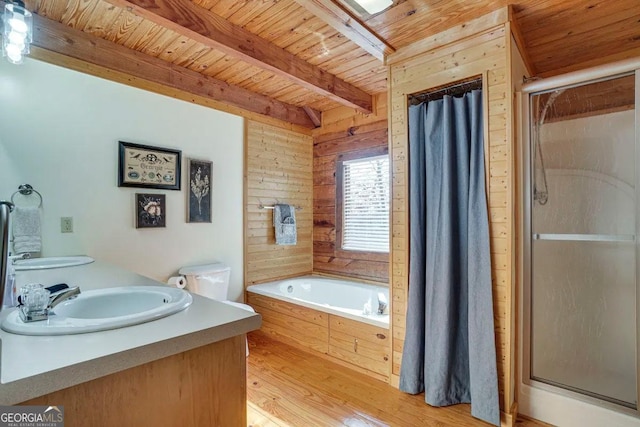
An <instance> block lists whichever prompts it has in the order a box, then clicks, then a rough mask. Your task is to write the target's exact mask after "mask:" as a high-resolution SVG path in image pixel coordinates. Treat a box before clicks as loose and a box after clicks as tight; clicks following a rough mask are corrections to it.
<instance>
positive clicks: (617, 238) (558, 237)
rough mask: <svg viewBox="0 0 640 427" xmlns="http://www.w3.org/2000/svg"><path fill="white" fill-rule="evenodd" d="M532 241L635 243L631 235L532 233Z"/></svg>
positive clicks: (634, 238)
mask: <svg viewBox="0 0 640 427" xmlns="http://www.w3.org/2000/svg"><path fill="white" fill-rule="evenodd" d="M533 239H534V240H552V241H570V242H635V240H636V236H634V235H633V234H559V233H558V234H548V233H545V234H542V233H533Z"/></svg>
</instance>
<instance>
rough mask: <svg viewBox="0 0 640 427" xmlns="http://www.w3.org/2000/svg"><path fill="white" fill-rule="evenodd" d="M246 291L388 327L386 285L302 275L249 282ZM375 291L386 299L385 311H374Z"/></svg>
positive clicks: (387, 289) (375, 306) (376, 299)
mask: <svg viewBox="0 0 640 427" xmlns="http://www.w3.org/2000/svg"><path fill="white" fill-rule="evenodd" d="M247 292H250V293H254V294H259V295H263V296H266V297H270V298H275V299H279V300H281V301H285V302H288V303H292V304H297V305H301V306H304V307H307V308H310V309H313V310H318V311H323V312H325V313H329V314H334V315H337V316H342V317H346V318H348V319H351V320H355V321H358V322H363V323H367V324H369V325H373V326H377V327H380V328H385V329H389V314H388V311H389V288H387V287H383V286H377V285H369V284H366V283H359V282H352V281H348V280H338V279H329V278H326V277H321V276H302V277H295V278H293V279H285V280H278V281H275V282H269V283H262V284H259V285H252V286H249V287H248V288H247ZM379 293H380V294H382V295H384V297H385V298H386V301H387V309H386V310H385V314H377V310H378V294H379ZM365 305H367V306H368V308H369V311H370V313H369V314H366V313H367V308H365Z"/></svg>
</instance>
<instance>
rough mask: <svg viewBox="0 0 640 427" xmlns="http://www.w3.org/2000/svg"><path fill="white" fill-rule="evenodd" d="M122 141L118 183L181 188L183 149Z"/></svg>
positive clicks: (122, 184) (121, 184)
mask: <svg viewBox="0 0 640 427" xmlns="http://www.w3.org/2000/svg"><path fill="white" fill-rule="evenodd" d="M119 143H120V144H119V156H118V187H142V188H160V189H165V190H180V165H181V161H182V152H181V151H180V150H171V149H168V148H159V147H153V146H150V145H141V144H132V143H130V142H124V141H119Z"/></svg>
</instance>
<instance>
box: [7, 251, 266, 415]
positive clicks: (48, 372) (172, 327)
mask: <svg viewBox="0 0 640 427" xmlns="http://www.w3.org/2000/svg"><path fill="white" fill-rule="evenodd" d="M16 280H17V285H18V287H19V286H21V285H23V284H25V283H33V282H37V283H42V284H43V285H45V286H50V285H54V284H57V283H67V284H68V285H69V286H80V289H81V290H89V289H99V288H107V287H117V286H134V285H158V282H156V281H155V280H152V279H149V278H147V277H144V276H140V275H138V274H135V273H132V272H129V271H127V270H124V269H121V268H118V267H115V266H113V265H110V264H107V263H103V262H98V261H96V262H94V263H91V264H86V265H82V266H76V267H68V268H57V269H50V270H41V271H21V272H18V273H17V275H16ZM10 311H11V310H3V311H2V312H0V320H2V319H4V317H5V316H7V315H8V313H9V312H10ZM260 324H261V318H260V315H258V314H255V313H251V312H248V311H246V310H242V309H239V308H237V307H233V306H231V305H228V304H224V303H221V302H218V301H213V300H210V299H207V298H203V297H201V296H198V295H193V303H192V304H191V306H189V307H188V308H187V309H185V310H183V311H180V312H178V313H176V314H173V315H171V316H168V317H165V318H162V319H158V320H155V321H152V322H148V323H143V324H140V325H135V326H129V327H125V328H120V329H113V330H108V331H102V332H92V333H86V334H77V335H60V336H27V335H15V334H11V333H8V332H5V331H3V330H0V345H1V358H0V405H13V404H17V403H20V402H24V401H26V400H29V399H31V398H34V397H38V396H42V395H45V394H48V393H51V392H53V391H57V390H61V389H63V388H67V387H71V386H74V385H76V384H80V383H84V382H87V381H91V380H93V379H96V378H100V377H103V376H106V375H110V374H113V373H115V372H119V371H122V370H125V369H128V368H132V367H134V366H138V365H142V364H145V363H148V362H151V361H154V360H158V359H161V358H164V357H168V356H171V355H174V354H178V353H182V352H185V351H188V350H191V349H194V348H197V347H201V346H204V345H207V344H211V343H213V342H217V341H221V340H224V339H227V338H231V337H233V336H236V335H240V334H244V333H247V332H249V331H252V330H255V329H258V328H259V327H260Z"/></svg>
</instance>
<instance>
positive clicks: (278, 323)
mask: <svg viewBox="0 0 640 427" xmlns="http://www.w3.org/2000/svg"><path fill="white" fill-rule="evenodd" d="M378 294H380V297H379V296H378ZM388 295H389V290H388V288H386V287H382V286H376V285H369V284H366V283H358V282H352V281H346V280H337V279H330V278H326V277H320V276H303V277H296V278H293V279H286V280H279V281H275V282H269V283H263V284H259V285H253V286H249V287H248V288H247V302H248V303H249V304H250V305H251V306H252V307H253V308H254V309H255V310H256V311H257V312H258V313H260V314H261V315H262V331H264V332H266V333H268V334H270V335H271V336H272V337H274V338H276V339H278V340H280V341H283V342H285V343H288V344H291V345H293V346H295V347H299V348H303V349H306V350H313V351H316V352H319V353H321V354H324V355H328V356H330V357H331V358H332V359H333V360H334V361H337V362H338V363H341V364H346V365H347V366H349V367H351V368H354V369H356V370H359V371H361V372H364V373H367V374H369V375H371V376H373V377H375V378H378V379H381V380H383V381H388V378H389V369H390V361H389V354H390V349H389V345H390V344H389V343H390V339H389V315H388V305H387V310H385V313H384V314H378V313H377V310H378V300H379V298H382V299H386V301H387V303H388V301H389V297H388Z"/></svg>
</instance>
